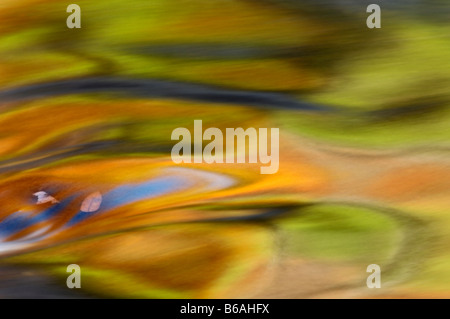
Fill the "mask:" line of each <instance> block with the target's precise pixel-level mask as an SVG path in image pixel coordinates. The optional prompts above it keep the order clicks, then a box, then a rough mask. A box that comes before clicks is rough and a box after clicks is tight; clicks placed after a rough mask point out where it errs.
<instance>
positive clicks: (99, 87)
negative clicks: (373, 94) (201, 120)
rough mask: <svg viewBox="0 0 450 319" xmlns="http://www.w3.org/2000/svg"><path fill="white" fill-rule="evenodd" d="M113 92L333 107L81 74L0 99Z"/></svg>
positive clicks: (269, 95) (307, 108) (194, 86)
mask: <svg viewBox="0 0 450 319" xmlns="http://www.w3.org/2000/svg"><path fill="white" fill-rule="evenodd" d="M87 93H112V94H125V95H131V96H133V97H143V98H168V99H184V100H192V101H199V102H210V103H219V104H241V105H247V106H253V107H259V108H280V109H293V110H303V111H316V112H323V111H328V112H330V111H336V110H335V109H333V108H331V107H329V106H325V105H318V104H314V103H309V102H305V101H300V100H298V99H296V98H294V97H292V96H290V95H288V94H282V93H272V92H261V91H244V90H233V89H227V88H220V87H216V86H208V85H201V84H191V83H184V82H175V81H164V80H155V79H132V78H105V77H96V78H81V79H74V80H66V81H58V82H49V83H42V84H35V85H29V86H24V87H20V88H14V89H9V90H4V91H0V101H3V102H14V101H26V100H30V99H38V98H47V97H51V96H57V95H66V94H87Z"/></svg>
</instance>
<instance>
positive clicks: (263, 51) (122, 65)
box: [0, 0, 450, 298]
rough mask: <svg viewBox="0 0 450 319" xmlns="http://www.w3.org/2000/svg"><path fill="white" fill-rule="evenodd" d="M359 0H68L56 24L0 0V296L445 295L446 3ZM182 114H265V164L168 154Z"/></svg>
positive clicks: (57, 6)
mask: <svg viewBox="0 0 450 319" xmlns="http://www.w3.org/2000/svg"><path fill="white" fill-rule="evenodd" d="M372 2H373V1H356V0H355V1H344V0H341V1H331V0H329V1H327V0H319V1H318V0H314V1H313V0H306V1H294V0H261V1H253V0H189V1H187V0H177V1H175V0H152V1H148V0H142V1H141V0H127V1H123V0H108V1H106V0H98V1H81V0H80V1H76V2H75V3H77V4H78V5H79V6H80V7H81V10H82V11H81V26H82V27H81V29H68V28H67V26H66V18H67V17H68V15H69V13H66V8H67V6H68V5H69V4H70V3H71V2H65V1H51V0H49V1H45V0H2V1H1V3H0V297H1V298H14V297H64V298H66V297H67V298H71V297H145V298H147V297H150V298H184V297H187V298H209V297H211V298H222V297H229V298H233V297H234V298H238V297H239V298H240V297H248V298H252V297H257V298H265V297H270V298H305V297H312V298H322V297H323V298H327V297H339V298H341V297H343V298H354V297H365V298H366V297H367V298H383V297H450V253H449V249H448V248H449V242H450V166H449V140H448V139H449V137H450V131H449V124H450V109H449V106H450V90H449V85H450V59H449V52H450V38H449V34H450V25H449V23H448V21H449V17H450V5H449V3H448V1H447V0H442V1H439V0H422V1H419V0H417V1H406V0H405V1H400V0H396V1H384V0H380V1H378V2H377V4H379V5H380V6H381V8H382V22H381V23H382V28H381V29H368V28H367V26H366V18H367V16H368V13H366V8H367V5H368V4H370V3H372ZM195 119H200V120H203V126H204V127H218V128H220V129H222V130H223V131H225V128H227V127H231V128H237V127H243V128H248V127H256V128H258V127H278V128H280V169H279V172H278V173H277V174H274V175H261V174H260V172H259V164H211V165H210V164H185V165H176V164H174V163H173V162H172V160H171V158H170V151H171V148H172V146H173V145H174V141H171V140H170V137H171V132H172V130H173V129H175V128H177V127H186V128H189V129H191V130H192V129H193V123H194V120H195ZM36 193H38V194H39V196H40V197H39V198H37V197H36V196H35V195H33V194H36ZM46 196H47V197H46ZM48 196H51V197H48ZM99 204H100V206H99ZM69 264H78V265H80V267H81V272H82V273H81V276H82V277H81V278H82V289H74V290H70V289H68V288H67V287H66V278H67V276H68V275H69V274H68V273H66V267H67V265H69ZM370 264H378V265H380V267H381V271H382V288H381V289H368V288H367V287H366V278H367V276H368V275H369V274H368V273H366V268H367V266H368V265H370Z"/></svg>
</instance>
